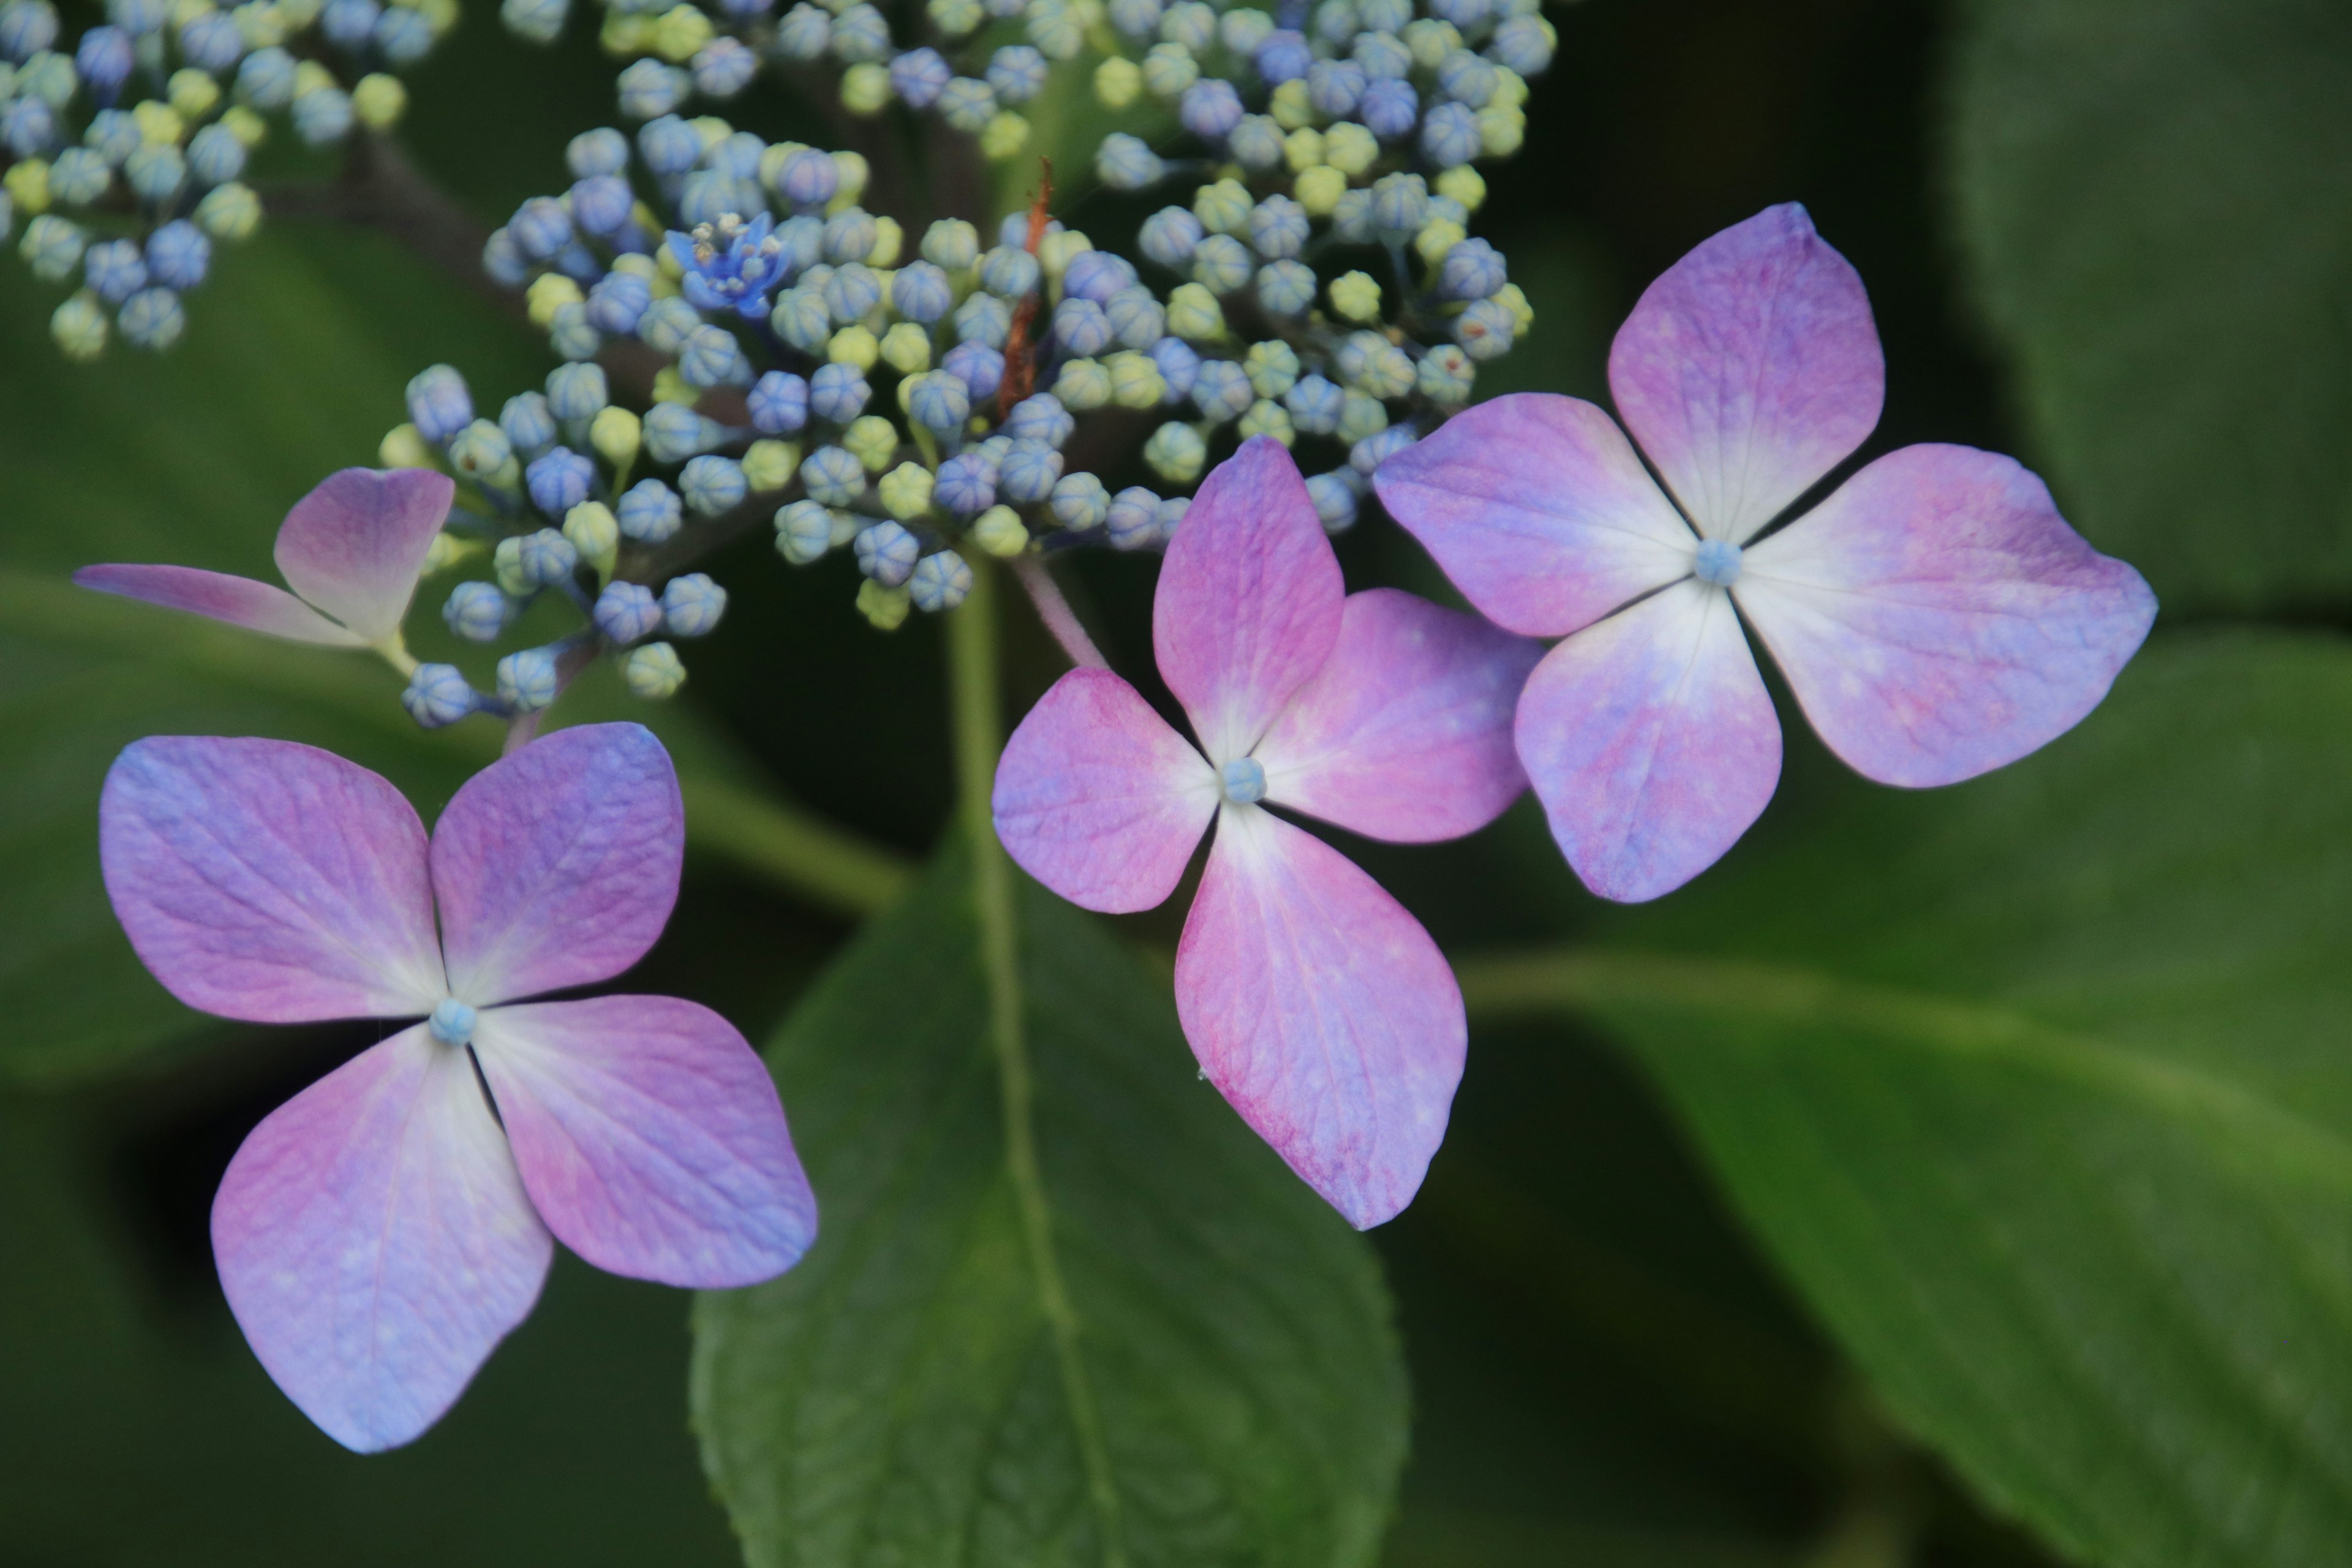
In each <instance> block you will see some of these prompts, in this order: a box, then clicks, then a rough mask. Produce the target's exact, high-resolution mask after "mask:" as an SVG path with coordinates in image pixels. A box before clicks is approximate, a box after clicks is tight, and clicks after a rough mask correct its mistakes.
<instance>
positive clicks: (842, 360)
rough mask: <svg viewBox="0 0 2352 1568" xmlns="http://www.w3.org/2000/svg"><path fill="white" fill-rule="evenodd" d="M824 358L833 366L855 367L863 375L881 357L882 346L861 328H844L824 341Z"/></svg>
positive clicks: (871, 334)
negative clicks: (833, 364)
mask: <svg viewBox="0 0 2352 1568" xmlns="http://www.w3.org/2000/svg"><path fill="white" fill-rule="evenodd" d="M824 357H825V358H826V359H828V360H830V361H832V362H833V363H835V364H847V365H855V366H856V367H857V369H858V370H859V371H860V372H861V373H863V372H865V371H869V370H872V369H873V368H874V362H875V361H876V360H877V359H880V358H881V357H882V344H881V342H880V341H879V340H877V338H876V337H875V336H874V334H873V333H872V332H870V331H866V328H864V327H863V326H856V325H852V326H846V327H844V328H842V329H841V331H837V332H835V333H834V334H833V336H832V337H831V338H829V339H827V340H826V341H825V345H824Z"/></svg>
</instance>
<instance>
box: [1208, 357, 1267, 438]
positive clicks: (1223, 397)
mask: <svg viewBox="0 0 2352 1568" xmlns="http://www.w3.org/2000/svg"><path fill="white" fill-rule="evenodd" d="M1256 396H1257V394H1256V392H1255V390H1254V389H1253V388H1252V387H1251V385H1250V384H1249V375H1248V373H1246V372H1245V371H1244V370H1243V369H1242V367H1241V366H1240V365H1239V364H1237V363H1234V361H1232V360H1229V359H1213V360H1203V361H1202V363H1201V371H1200V374H1198V375H1196V376H1195V377H1193V379H1192V406H1193V407H1195V408H1198V409H1199V410H1200V411H1201V417H1202V418H1203V419H1207V420H1210V421H1212V422H1213V423H1217V424H1223V422H1224V421H1226V420H1228V419H1234V418H1238V417H1239V416H1240V415H1241V412H1242V410H1243V409H1244V408H1247V407H1248V406H1249V405H1251V403H1253V402H1254V401H1255V400H1256Z"/></svg>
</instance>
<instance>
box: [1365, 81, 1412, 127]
mask: <svg viewBox="0 0 2352 1568" xmlns="http://www.w3.org/2000/svg"><path fill="white" fill-rule="evenodd" d="M1356 117H1357V118H1358V119H1359V120H1360V121H1363V122H1364V129H1365V130H1367V131H1369V132H1371V133H1372V134H1373V135H1375V136H1377V137H1379V138H1380V139H1381V141H1383V142H1393V141H1395V140H1397V139H1398V138H1399V137H1401V136H1404V135H1408V134H1410V133H1411V132H1412V127H1413V123H1414V121H1418V120H1419V119H1420V118H1421V95H1420V94H1419V93H1417V92H1415V91H1413V89H1412V83H1411V82H1409V81H1401V80H1396V79H1384V80H1380V81H1375V82H1372V83H1371V84H1370V85H1369V86H1367V87H1366V88H1365V89H1364V96H1363V98H1362V99H1361V100H1360V101H1359V102H1358V103H1357V105H1356Z"/></svg>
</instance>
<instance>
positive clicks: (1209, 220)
mask: <svg viewBox="0 0 2352 1568" xmlns="http://www.w3.org/2000/svg"><path fill="white" fill-rule="evenodd" d="M1255 205H1257V204H1256V201H1255V198H1253V197H1252V196H1251V195H1250V193H1249V187H1248V186H1247V185H1244V184H1242V183H1241V182H1240V181H1239V180H1219V181H1218V182H1217V183H1216V184H1212V185H1202V187H1201V188H1200V189H1199V190H1197V191H1195V192H1193V193H1192V216H1194V217H1196V218H1199V219H1200V220H1201V226H1202V228H1205V229H1207V230H1208V231H1209V232H1210V233H1211V234H1239V233H1241V232H1242V231H1243V230H1244V229H1246V228H1248V227H1249V216H1250V208H1252V207H1253V206H1255Z"/></svg>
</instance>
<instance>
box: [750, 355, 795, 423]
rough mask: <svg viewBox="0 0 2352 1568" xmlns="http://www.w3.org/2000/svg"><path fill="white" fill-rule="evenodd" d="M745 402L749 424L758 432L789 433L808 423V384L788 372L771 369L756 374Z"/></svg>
mask: <svg viewBox="0 0 2352 1568" xmlns="http://www.w3.org/2000/svg"><path fill="white" fill-rule="evenodd" d="M747 401H748V402H749V403H750V405H751V425H752V427H753V428H754V429H757V430H758V431H760V432H761V434H762V435H768V436H789V435H791V434H792V433H793V431H795V430H798V429H799V428H800V427H801V426H803V425H806V424H807V423H808V414H809V384H808V383H807V382H805V381H803V380H802V379H801V378H800V377H799V376H797V375H794V374H792V373H791V372H790V371H782V370H772V371H770V372H768V373H767V374H765V375H762V376H761V377H760V379H759V380H758V381H756V382H754V383H753V384H752V385H751V396H750V398H749V399H748V400H747Z"/></svg>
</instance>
